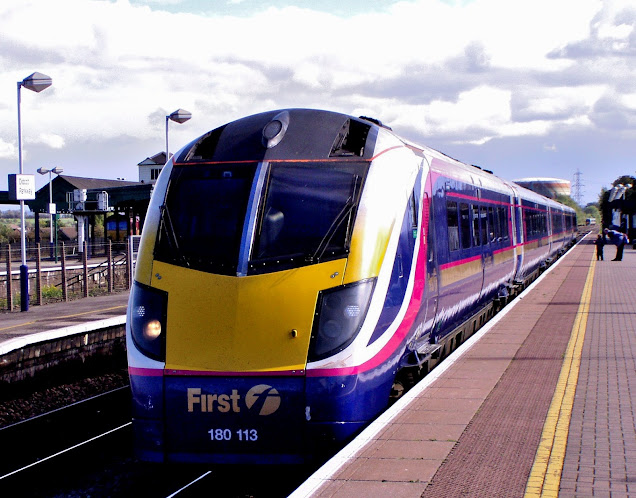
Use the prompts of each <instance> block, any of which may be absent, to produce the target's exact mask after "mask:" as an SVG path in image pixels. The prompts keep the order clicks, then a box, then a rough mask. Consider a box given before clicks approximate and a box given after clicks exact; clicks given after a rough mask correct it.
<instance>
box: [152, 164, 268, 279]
mask: <svg viewBox="0 0 636 498" xmlns="http://www.w3.org/2000/svg"><path fill="white" fill-rule="evenodd" d="M255 170H256V164H255V163H253V164H248V165H245V164H235V165H232V164H223V165H215V166H210V165H198V166H175V167H174V168H173V172H172V176H171V178H170V183H169V185H168V192H167V196H166V202H165V204H164V206H163V208H162V211H163V212H162V216H161V228H160V230H159V235H158V237H159V240H158V243H157V245H156V250H155V257H156V258H157V259H158V260H160V261H165V262H167V263H172V264H176V265H180V266H186V267H190V268H194V269H197V270H202V271H209V272H214V273H221V274H224V275H231V274H234V272H235V271H236V265H237V262H238V257H237V255H238V251H239V246H240V243H241V231H242V227H243V220H244V219H245V212H246V209H247V203H248V200H249V195H250V189H251V188H252V180H253V178H254V172H255Z"/></svg>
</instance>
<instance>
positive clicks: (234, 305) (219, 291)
mask: <svg viewBox="0 0 636 498" xmlns="http://www.w3.org/2000/svg"><path fill="white" fill-rule="evenodd" d="M345 266H346V259H341V260H337V261H330V262H326V263H321V264H318V265H311V266H306V267H302V268H296V269H293V270H287V271H283V272H278V273H270V274H265V275H254V276H248V277H230V276H223V275H213V274H210V273H205V272H200V271H196V270H189V269H187V268H180V267H177V266H173V265H170V264H167V263H162V262H159V261H155V263H154V265H153V270H152V273H153V276H152V286H153V287H156V288H158V289H162V290H164V291H167V292H168V321H167V326H166V333H167V336H166V337H167V348H166V349H167V353H166V369H169V370H201V371H215V372H239V371H240V372H263V371H278V370H303V369H304V368H305V364H306V361H307V350H308V347H309V339H310V332H311V326H312V323H313V317H314V310H315V306H316V299H317V296H318V292H319V291H320V290H322V289H327V288H331V287H335V286H338V285H340V284H341V283H342V276H343V274H344V270H345ZM293 330H296V331H297V333H296V334H294V333H293V332H292V331H293ZM294 335H295V336H294Z"/></svg>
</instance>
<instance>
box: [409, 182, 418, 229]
mask: <svg viewBox="0 0 636 498" xmlns="http://www.w3.org/2000/svg"><path fill="white" fill-rule="evenodd" d="M409 205H410V207H411V228H412V229H413V230H417V201H416V200H415V190H414V191H413V194H411V198H410V199H409Z"/></svg>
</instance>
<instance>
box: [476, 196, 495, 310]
mask: <svg viewBox="0 0 636 498" xmlns="http://www.w3.org/2000/svg"><path fill="white" fill-rule="evenodd" d="M494 223H495V210H494V208H493V207H492V206H481V205H480V206H479V229H480V230H481V237H480V238H481V243H482V251H481V266H482V273H483V281H482V286H481V295H480V299H484V298H489V296H488V295H487V293H489V292H490V291H491V289H489V287H488V286H489V284H490V283H492V282H493V280H495V278H494V275H493V272H494V269H495V256H494V251H495V245H496V240H495V226H494Z"/></svg>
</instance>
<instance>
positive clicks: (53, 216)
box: [38, 166, 64, 263]
mask: <svg viewBox="0 0 636 498" xmlns="http://www.w3.org/2000/svg"><path fill="white" fill-rule="evenodd" d="M63 172H64V169H63V168H60V167H59V166H55V167H54V168H51V169H49V168H38V173H40V174H41V175H46V174H47V173H48V174H49V220H50V221H49V227H50V231H51V234H50V237H49V242H50V245H51V259H53V252H55V262H56V263H57V244H55V245H54V240H53V233H55V236H56V237H57V209H55V204H53V173H55V174H56V175H59V174H61V173H63ZM54 226H55V228H54ZM55 242H57V241H55ZM53 247H55V251H54V250H53Z"/></svg>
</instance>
